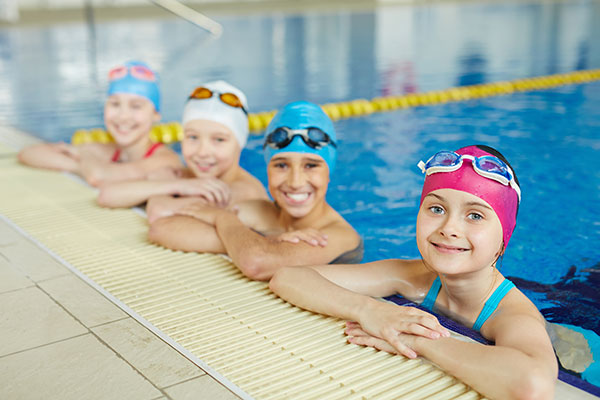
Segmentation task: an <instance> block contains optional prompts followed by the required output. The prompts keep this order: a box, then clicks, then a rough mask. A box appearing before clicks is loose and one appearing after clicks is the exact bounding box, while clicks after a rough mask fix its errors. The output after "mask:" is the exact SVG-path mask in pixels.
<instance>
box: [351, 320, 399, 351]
mask: <svg viewBox="0 0 600 400" xmlns="http://www.w3.org/2000/svg"><path fill="white" fill-rule="evenodd" d="M344 333H345V334H346V336H348V343H354V344H357V345H359V346H369V347H373V348H375V349H377V350H381V351H386V352H388V353H391V354H400V353H399V352H398V350H396V348H395V347H394V346H392V345H391V344H389V343H388V342H386V341H385V340H383V339H381V338H378V337H375V336H373V335H370V334H368V333H367V332H365V331H363V330H362V328H361V327H360V324H359V323H357V322H353V321H347V322H346V329H345V330H344Z"/></svg>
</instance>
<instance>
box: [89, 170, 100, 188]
mask: <svg viewBox="0 0 600 400" xmlns="http://www.w3.org/2000/svg"><path fill="white" fill-rule="evenodd" d="M85 181H86V182H87V183H88V184H89V185H91V186H93V187H99V186H100V185H102V183H103V181H102V178H101V177H100V174H98V173H91V174H89V175H86V176H85Z"/></svg>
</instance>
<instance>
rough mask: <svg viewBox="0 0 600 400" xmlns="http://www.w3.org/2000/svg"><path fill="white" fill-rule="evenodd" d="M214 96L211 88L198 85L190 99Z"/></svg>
mask: <svg viewBox="0 0 600 400" xmlns="http://www.w3.org/2000/svg"><path fill="white" fill-rule="evenodd" d="M212 96H213V93H212V91H211V90H210V89H207V88H205V87H197V88H196V89H194V91H193V92H192V94H190V99H199V100H203V99H210V98H211V97H212Z"/></svg>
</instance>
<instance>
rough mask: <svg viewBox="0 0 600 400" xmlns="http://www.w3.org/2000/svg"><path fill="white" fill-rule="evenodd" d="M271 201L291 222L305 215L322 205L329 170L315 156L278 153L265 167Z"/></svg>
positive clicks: (323, 162) (319, 158)
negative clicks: (290, 218)
mask: <svg viewBox="0 0 600 400" xmlns="http://www.w3.org/2000/svg"><path fill="white" fill-rule="evenodd" d="M267 176H268V179H269V192H270V193H271V196H273V200H275V202H276V203H277V204H278V205H279V207H281V208H282V209H283V210H285V211H286V212H287V213H288V214H290V215H291V216H292V217H294V218H301V217H304V216H306V215H308V214H309V213H310V212H311V211H312V210H313V209H314V208H315V206H316V205H318V204H320V203H321V202H323V201H325V194H326V193H327V186H328V185H329V167H328V166H327V163H325V160H323V159H322V158H321V157H319V156H318V155H315V154H304V153H279V154H276V155H275V156H274V157H273V158H272V159H271V161H269V164H268V165H267Z"/></svg>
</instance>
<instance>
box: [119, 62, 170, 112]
mask: <svg viewBox="0 0 600 400" xmlns="http://www.w3.org/2000/svg"><path fill="white" fill-rule="evenodd" d="M108 81H109V87H108V95H109V96H111V95H113V94H117V93H129V94H135V95H138V96H142V97H145V98H147V99H148V100H150V101H151V102H152V104H154V108H155V109H156V111H159V110H160V91H159V89H158V76H157V75H156V73H155V72H154V71H152V69H150V67H148V65H146V64H145V63H143V62H139V61H130V62H127V63H125V64H123V65H120V66H118V67H115V68H113V69H111V70H110V71H109V73H108Z"/></svg>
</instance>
